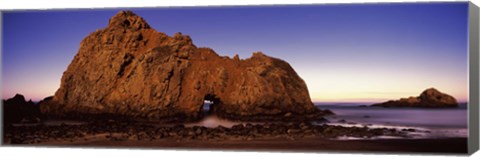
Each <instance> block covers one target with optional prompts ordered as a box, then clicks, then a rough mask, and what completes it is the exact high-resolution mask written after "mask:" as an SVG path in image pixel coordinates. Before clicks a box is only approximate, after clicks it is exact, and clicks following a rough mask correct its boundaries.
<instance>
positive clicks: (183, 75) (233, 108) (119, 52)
mask: <svg viewBox="0 0 480 157" xmlns="http://www.w3.org/2000/svg"><path fill="white" fill-rule="evenodd" d="M204 100H210V101H212V102H213V105H212V106H211V108H212V110H213V112H215V113H216V114H217V115H218V116H220V117H223V118H227V119H233V120H252V121H258V120H286V121H292V120H306V119H320V118H321V117H322V116H323V115H324V114H327V113H328V112H325V113H324V112H322V111H320V110H319V109H317V108H316V107H315V106H314V105H313V103H312V101H311V99H310V97H309V94H308V90H307V86H306V84H305V82H304V81H303V80H302V79H301V78H300V77H299V76H298V74H297V73H296V72H295V70H294V69H293V68H292V67H291V66H290V65H289V64H288V63H287V62H285V61H283V60H281V59H277V58H273V57H269V56H267V55H265V54H263V53H261V52H255V53H253V55H252V57H250V58H247V59H239V57H238V56H236V57H234V58H229V57H224V56H219V55H218V54H216V53H215V52H214V51H213V50H212V49H209V48H198V47H196V46H195V45H194V44H193V42H192V39H191V38H190V37H189V36H188V35H183V34H181V33H177V34H175V35H174V36H173V37H171V36H168V35H166V34H165V33H161V32H157V31H156V30H154V29H153V28H151V27H150V25H149V24H147V22H146V21H145V20H144V19H143V18H141V17H139V16H137V15H135V14H134V13H132V12H131V11H121V12H119V13H118V14H116V15H115V16H114V17H112V18H111V19H110V21H109V24H108V26H107V27H106V28H104V29H101V30H98V31H95V32H93V33H91V34H90V35H89V36H87V37H86V38H85V39H84V40H83V41H82V42H81V46H80V49H79V50H78V53H77V54H76V56H75V58H74V59H73V61H72V62H71V63H70V65H69V66H68V68H67V70H66V71H65V72H64V74H63V76H62V80H61V85H60V88H59V89H58V90H57V92H56V93H55V96H54V97H53V99H51V100H50V101H48V102H45V103H44V104H42V105H41V111H42V112H43V113H45V114H47V115H49V116H57V117H73V118H84V117H93V116H94V115H100V116H99V117H105V115H108V117H117V118H118V117H127V118H125V119H130V120H146V121H188V120H197V119H198V118H199V117H200V114H201V112H202V107H203V103H204ZM284 115H289V116H284Z"/></svg>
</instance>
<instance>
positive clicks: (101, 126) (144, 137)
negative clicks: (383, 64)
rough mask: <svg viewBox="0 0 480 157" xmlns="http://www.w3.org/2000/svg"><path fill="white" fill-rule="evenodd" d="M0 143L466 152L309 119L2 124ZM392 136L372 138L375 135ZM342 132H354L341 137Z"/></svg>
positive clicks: (397, 133)
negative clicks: (218, 123)
mask: <svg viewBox="0 0 480 157" xmlns="http://www.w3.org/2000/svg"><path fill="white" fill-rule="evenodd" d="M4 131H5V132H4V133H5V134H4V141H3V144H4V145H9V146H53V147H56V146H58V147H77V146H78V147H95V148H98V147H105V148H166V149H179V148H180V149H207V150H208V149H210V150H255V151H263V150H274V151H312V152H320V151H362V152H368V151H375V152H379V151H385V152H432V153H467V138H462V137H459V138H412V136H409V133H412V132H413V133H415V132H417V131H416V130H408V129H407V130H398V129H392V128H372V127H344V126H334V125H328V124H322V125H314V124H312V123H306V122H303V123H264V124H251V123H246V124H235V125H233V126H232V127H228V128H227V127H223V126H218V127H213V128H208V127H204V126H185V125H182V124H177V125H174V126H158V125H152V124H145V123H124V122H115V121H109V122H105V121H98V122H91V123H85V124H68V125H67V124H65V123H62V124H60V125H36V126H35V125H33V126H32V125H30V126H7V127H6V128H4ZM382 136H386V137H395V138H391V139H382V138H380V139H376V137H382ZM341 137H354V139H348V138H347V139H342V138H341Z"/></svg>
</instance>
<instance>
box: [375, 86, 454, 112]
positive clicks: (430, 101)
mask: <svg viewBox="0 0 480 157" xmlns="http://www.w3.org/2000/svg"><path fill="white" fill-rule="evenodd" d="M372 106H382V107H425V108H442V107H458V103H457V100H455V98H454V97H452V96H450V95H448V94H444V93H442V92H440V91H438V90H437V89H435V88H429V89H426V90H425V91H423V92H422V93H421V94H420V96H418V97H409V98H401V99H400V100H390V101H387V102H384V103H379V104H373V105H372Z"/></svg>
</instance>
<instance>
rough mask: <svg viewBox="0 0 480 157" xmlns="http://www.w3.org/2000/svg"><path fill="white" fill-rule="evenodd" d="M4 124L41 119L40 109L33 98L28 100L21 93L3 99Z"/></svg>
mask: <svg viewBox="0 0 480 157" xmlns="http://www.w3.org/2000/svg"><path fill="white" fill-rule="evenodd" d="M3 118H4V119H3V122H4V123H3V124H7V125H8V124H11V123H20V122H22V123H29V122H38V121H39V120H40V109H39V107H38V105H35V103H33V102H32V100H29V101H26V100H25V97H24V96H23V95H21V94H16V95H15V96H14V97H13V98H10V99H7V100H3Z"/></svg>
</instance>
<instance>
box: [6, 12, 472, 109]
mask: <svg viewBox="0 0 480 157" xmlns="http://www.w3.org/2000/svg"><path fill="white" fill-rule="evenodd" d="M119 10H120V9H110V10H68V11H64V10H56V11H7V12H3V15H2V16H3V22H2V28H3V30H2V31H3V36H2V42H3V43H2V45H3V49H2V92H3V94H2V97H3V98H9V97H12V96H14V95H15V93H22V94H24V95H25V96H26V98H27V99H33V100H40V99H43V98H44V97H47V96H50V95H53V94H54V92H55V91H56V89H57V88H58V87H59V85H60V78H61V75H62V73H63V71H65V70H66V68H67V66H68V64H69V63H70V61H71V60H72V59H73V56H74V55H75V54H76V52H77V50H78V48H79V44H80V41H81V40H82V39H83V38H84V37H86V36H87V35H88V34H89V33H90V32H93V31H95V30H96V29H101V28H103V27H105V26H106V25H107V23H108V19H109V18H110V17H112V16H113V15H115V14H116V13H117V12H118V11H119ZM132 10H133V11H134V12H135V13H136V14H138V15H140V16H142V17H143V18H144V19H145V20H147V22H148V23H149V24H150V25H151V26H152V27H153V28H155V29H156V30H158V31H160V32H165V33H167V34H169V35H173V34H174V33H175V32H182V33H183V34H188V35H190V36H191V37H192V39H193V41H194V43H195V44H196V45H197V46H199V47H210V48H212V49H214V50H215V51H216V52H217V53H219V54H220V55H226V56H233V55H234V54H239V55H240V57H241V58H247V57H250V56H251V53H252V52H254V51H262V52H264V53H265V54H267V55H270V56H273V57H277V58H281V59H283V60H286V61H287V62H289V63H290V64H291V65H292V66H293V68H294V69H295V70H296V71H297V72H298V73H299V75H300V76H301V77H302V78H303V79H304V80H305V81H306V83H307V86H308V88H309V91H310V95H311V97H312V99H313V100H314V101H323V102H378V101H384V100H389V99H398V98H400V97H408V96H414V95H419V94H420V92H421V91H423V90H424V89H426V88H429V87H435V88H437V89H439V90H440V91H443V92H445V93H448V94H451V95H453V96H454V97H456V98H457V99H458V100H460V101H466V100H467V98H468V96H467V94H468V83H467V78H468V74H467V46H468V45H467V37H468V36H467V19H468V3H466V2H457V3H412V4H406V3H404V4H361V5H360V4H356V5H354V4H342V5H331V4H330V5H311V6H256V7H253V6H252V7H195V8H191V7H190V8H151V9H147V8H144V9H132Z"/></svg>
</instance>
